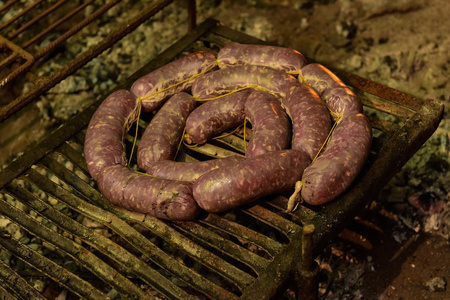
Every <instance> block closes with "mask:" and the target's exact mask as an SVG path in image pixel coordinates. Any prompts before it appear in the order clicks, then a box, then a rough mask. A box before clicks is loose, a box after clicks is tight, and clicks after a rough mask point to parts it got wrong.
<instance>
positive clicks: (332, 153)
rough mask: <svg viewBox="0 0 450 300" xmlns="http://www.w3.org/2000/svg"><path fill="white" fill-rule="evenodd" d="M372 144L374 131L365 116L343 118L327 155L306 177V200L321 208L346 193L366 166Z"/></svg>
mask: <svg viewBox="0 0 450 300" xmlns="http://www.w3.org/2000/svg"><path fill="white" fill-rule="evenodd" d="M371 141H372V130H371V126H370V123H369V120H368V119H367V117H366V116H365V115H363V114H359V113H352V114H346V115H344V116H342V117H341V118H340V119H339V120H338V123H337V125H336V127H335V129H334V131H333V133H332V135H331V137H330V140H329V142H328V144H327V146H326V148H325V151H324V152H323V153H322V154H321V155H320V156H319V157H318V158H317V159H316V160H315V161H314V162H313V163H312V164H311V165H310V166H309V167H308V168H306V170H305V172H304V173H303V178H302V181H303V187H302V191H301V195H302V197H303V199H304V200H305V201H306V202H308V203H309V204H312V205H320V204H324V203H327V202H329V201H331V200H333V199H334V198H336V197H337V196H338V195H340V194H341V193H342V192H344V191H345V190H346V189H347V188H348V187H349V186H350V184H351V183H352V182H353V180H354V179H355V178H356V176H357V175H358V174H359V172H360V171H361V169H362V167H363V166H364V164H365V162H366V160H367V157H368V155H369V152H370V147H371Z"/></svg>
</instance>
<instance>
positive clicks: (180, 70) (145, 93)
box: [131, 51, 217, 112]
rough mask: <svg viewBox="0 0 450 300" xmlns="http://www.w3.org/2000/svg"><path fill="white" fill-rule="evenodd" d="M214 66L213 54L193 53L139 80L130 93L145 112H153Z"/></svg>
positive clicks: (215, 64)
mask: <svg viewBox="0 0 450 300" xmlns="http://www.w3.org/2000/svg"><path fill="white" fill-rule="evenodd" d="M216 66H217V62H216V58H215V57H214V55H213V54H211V53H208V52H205V51H198V52H194V53H191V54H189V55H187V56H185V57H182V58H180V59H178V60H176V61H173V62H171V63H168V64H166V65H164V66H162V67H161V68H159V69H156V70H155V71H153V72H151V73H149V74H147V75H145V76H143V77H141V78H139V79H138V80H136V81H135V82H134V84H133V85H132V86H131V92H132V93H133V94H135V95H136V97H138V98H139V100H142V108H143V110H144V111H145V112H150V111H154V110H155V109H157V108H159V107H160V106H161V105H162V104H163V103H164V101H165V100H167V98H168V97H170V96H172V95H174V94H176V93H178V92H181V91H186V90H188V89H189V88H190V86H191V85H192V82H193V79H194V78H195V77H196V76H198V75H199V74H202V73H204V72H207V71H209V70H213V69H214V68H215V67H216Z"/></svg>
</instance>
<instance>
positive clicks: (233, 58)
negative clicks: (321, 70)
mask: <svg viewBox="0 0 450 300" xmlns="http://www.w3.org/2000/svg"><path fill="white" fill-rule="evenodd" d="M217 62H218V64H219V67H220V68H226V67H229V66H235V65H257V66H264V67H270V68H273V69H277V70H280V71H284V72H287V73H289V74H298V73H299V71H300V69H301V68H302V67H303V66H304V65H306V59H305V57H304V56H303V55H302V54H301V53H300V52H298V51H296V50H293V49H289V48H283V47H277V46H267V45H247V44H228V45H225V46H224V47H223V48H222V49H220V51H219V53H218V54H217Z"/></svg>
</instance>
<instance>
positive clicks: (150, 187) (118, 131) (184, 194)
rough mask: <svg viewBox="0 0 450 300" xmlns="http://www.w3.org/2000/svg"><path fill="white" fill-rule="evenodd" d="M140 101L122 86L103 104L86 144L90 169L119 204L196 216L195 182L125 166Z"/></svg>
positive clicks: (144, 210)
mask: <svg viewBox="0 0 450 300" xmlns="http://www.w3.org/2000/svg"><path fill="white" fill-rule="evenodd" d="M139 105H140V104H139V102H137V101H136V97H135V96H134V95H133V94H131V93H130V92H128V91H125V90H119V91H116V92H114V93H112V94H111V95H110V96H109V97H108V98H106V99H105V100H104V101H103V102H102V104H101V105H100V106H99V108H98V109H97V111H96V112H95V113H94V116H93V117H92V119H91V121H90V123H89V126H88V129H87V132H86V139H85V145H84V153H85V158H86V163H87V166H88V169H89V172H90V173H91V175H92V177H93V178H94V180H96V181H97V183H98V186H99V189H100V191H101V192H102V194H103V195H104V196H105V197H106V198H107V199H108V200H109V201H111V202H112V203H114V204H116V205H119V206H121V207H125V208H128V209H130V210H134V211H137V212H141V213H148V214H151V215H153V216H155V217H158V218H163V219H172V220H190V219H193V218H195V217H196V216H197V215H198V213H199V212H200V209H199V207H198V205H197V204H196V202H195V200H194V198H193V196H192V185H191V184H189V183H184V182H180V181H172V180H164V179H157V178H152V177H149V176H146V175H142V174H138V173H136V172H133V171H132V170H130V169H129V168H127V167H126V166H125V165H126V163H127V160H126V154H125V147H124V143H123V137H124V134H125V133H126V132H127V131H128V129H129V127H130V125H131V124H132V123H133V122H134V121H135V120H136V118H137V114H138V108H139Z"/></svg>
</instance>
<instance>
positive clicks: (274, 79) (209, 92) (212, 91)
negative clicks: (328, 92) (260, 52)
mask: <svg viewBox="0 0 450 300" xmlns="http://www.w3.org/2000/svg"><path fill="white" fill-rule="evenodd" d="M297 84H298V81H297V79H295V78H294V77H293V76H291V75H288V74H286V73H285V72H282V71H279V70H275V69H272V68H268V67H261V66H252V65H243V66H236V67H233V68H226V69H220V70H216V71H213V72H210V73H208V74H204V75H202V76H199V77H198V78H196V79H195V81H194V83H193V84H192V95H193V96H194V98H196V99H209V98H213V97H218V96H221V95H224V94H227V93H231V92H235V91H237V90H239V89H245V88H257V89H260V90H263V91H265V92H268V93H270V94H272V95H274V96H275V97H277V98H279V99H281V98H284V97H285V96H286V94H287V92H288V91H289V89H290V88H291V87H293V86H295V85H297Z"/></svg>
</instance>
